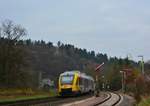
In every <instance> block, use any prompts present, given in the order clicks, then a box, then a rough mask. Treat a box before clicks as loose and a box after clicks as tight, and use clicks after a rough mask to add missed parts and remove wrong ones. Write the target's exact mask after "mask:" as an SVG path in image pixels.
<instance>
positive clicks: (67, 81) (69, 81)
mask: <svg viewBox="0 0 150 106" xmlns="http://www.w3.org/2000/svg"><path fill="white" fill-rule="evenodd" d="M72 82H73V75H64V76H62V77H61V84H72Z"/></svg>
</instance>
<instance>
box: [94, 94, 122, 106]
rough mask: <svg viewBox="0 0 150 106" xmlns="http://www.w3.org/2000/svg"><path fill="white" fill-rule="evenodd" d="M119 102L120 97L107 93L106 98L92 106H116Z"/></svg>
mask: <svg viewBox="0 0 150 106" xmlns="http://www.w3.org/2000/svg"><path fill="white" fill-rule="evenodd" d="M120 101H121V95H120V94H117V93H110V92H109V93H108V97H107V98H105V99H104V100H103V101H101V102H99V103H97V104H94V105H93V106H118V105H119V102H120Z"/></svg>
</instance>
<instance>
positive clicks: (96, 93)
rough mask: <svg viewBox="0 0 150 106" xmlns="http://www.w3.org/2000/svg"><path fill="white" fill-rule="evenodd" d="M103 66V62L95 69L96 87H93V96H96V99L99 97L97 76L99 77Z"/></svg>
mask: <svg viewBox="0 0 150 106" xmlns="http://www.w3.org/2000/svg"><path fill="white" fill-rule="evenodd" d="M103 65H104V62H103V63H102V64H100V65H99V66H97V67H96V68H95V81H96V85H95V96H96V97H98V96H99V82H98V75H99V71H100V68H101V67H102V66H103Z"/></svg>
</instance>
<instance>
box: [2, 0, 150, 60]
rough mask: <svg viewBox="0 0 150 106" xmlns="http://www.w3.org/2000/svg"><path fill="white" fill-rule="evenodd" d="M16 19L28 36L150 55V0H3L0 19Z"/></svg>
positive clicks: (120, 54) (116, 52)
mask: <svg viewBox="0 0 150 106" xmlns="http://www.w3.org/2000/svg"><path fill="white" fill-rule="evenodd" d="M5 19H10V20H13V21H14V22H15V23H17V24H21V25H22V26H23V27H25V28H26V29H27V31H28V36H27V37H26V38H31V39H33V40H41V39H42V40H45V41H51V42H53V43H56V42H57V41H59V40H60V41H61V42H63V43H69V44H73V45H75V46H76V47H80V48H86V49H87V50H94V51H96V52H100V53H107V54H108V55H109V56H117V57H125V56H127V54H130V55H132V59H134V60H139V59H140V58H137V56H138V55H144V58H145V60H149V59H150V0H0V21H4V20H5Z"/></svg>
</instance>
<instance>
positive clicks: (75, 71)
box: [60, 70, 94, 80]
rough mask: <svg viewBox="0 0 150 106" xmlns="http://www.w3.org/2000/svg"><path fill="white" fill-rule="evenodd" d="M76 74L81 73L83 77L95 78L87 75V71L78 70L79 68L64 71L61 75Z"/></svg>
mask: <svg viewBox="0 0 150 106" xmlns="http://www.w3.org/2000/svg"><path fill="white" fill-rule="evenodd" d="M74 74H79V75H80V76H81V77H83V78H86V79H91V80H94V79H93V77H91V76H89V75H87V74H86V73H83V72H80V71H77V70H73V71H66V72H63V73H61V74H60V76H63V75H74Z"/></svg>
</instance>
